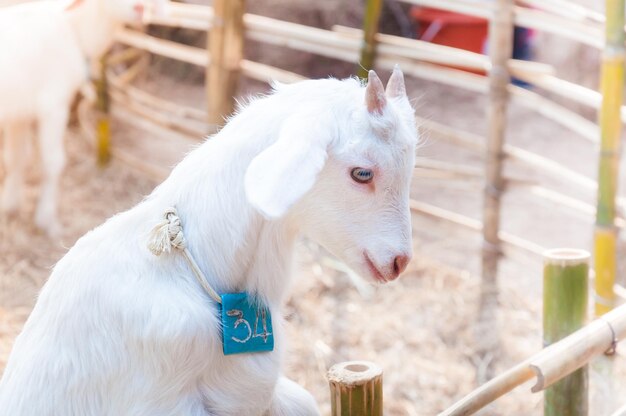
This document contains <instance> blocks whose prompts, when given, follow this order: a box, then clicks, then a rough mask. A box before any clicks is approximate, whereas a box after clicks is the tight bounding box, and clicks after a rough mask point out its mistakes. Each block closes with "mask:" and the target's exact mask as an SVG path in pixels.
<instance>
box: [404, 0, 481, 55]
mask: <svg viewBox="0 0 626 416" xmlns="http://www.w3.org/2000/svg"><path fill="white" fill-rule="evenodd" d="M411 17H412V18H413V20H415V21H416V22H417V23H418V30H417V36H418V39H421V40H424V41H427V42H432V43H437V44H439V45H446V46H451V47H453V48H459V49H465V50H467V51H472V52H477V53H484V48H485V44H486V42H487V33H488V30H489V26H488V21H487V20H486V19H481V18H478V17H473V16H467V15H464V14H459V13H453V12H448V11H445V10H439V9H432V8H430V7H420V6H415V7H412V8H411Z"/></svg>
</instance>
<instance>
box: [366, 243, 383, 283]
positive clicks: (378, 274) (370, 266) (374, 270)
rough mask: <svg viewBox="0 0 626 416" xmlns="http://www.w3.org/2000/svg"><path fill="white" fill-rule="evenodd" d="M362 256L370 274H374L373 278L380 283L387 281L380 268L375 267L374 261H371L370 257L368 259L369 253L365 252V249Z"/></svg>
mask: <svg viewBox="0 0 626 416" xmlns="http://www.w3.org/2000/svg"><path fill="white" fill-rule="evenodd" d="M363 257H365V264H367V268H368V269H369V271H370V274H371V275H372V276H374V280H376V281H378V282H381V283H387V279H385V276H383V274H382V273H381V272H380V270H378V269H377V268H376V266H375V265H374V262H373V261H372V259H370V256H369V254H367V251H364V252H363Z"/></svg>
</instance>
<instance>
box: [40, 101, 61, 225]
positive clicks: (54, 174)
mask: <svg viewBox="0 0 626 416" xmlns="http://www.w3.org/2000/svg"><path fill="white" fill-rule="evenodd" d="M68 116H69V114H68V110H67V109H65V108H63V109H61V108H55V109H54V111H50V112H48V113H45V114H42V115H41V116H40V117H39V120H38V121H39V150H40V151H39V153H40V155H41V162H42V174H43V177H42V182H41V193H40V195H39V203H38V205H37V211H36V212H35V224H36V225H37V227H39V228H41V229H43V230H45V231H46V232H47V233H48V235H49V236H51V237H56V236H58V235H59V234H60V231H61V227H60V224H59V222H58V219H57V203H58V201H57V200H58V188H59V177H60V176H61V172H62V171H63V168H64V167H65V149H64V145H63V139H64V135H65V130H66V127H67V122H68Z"/></svg>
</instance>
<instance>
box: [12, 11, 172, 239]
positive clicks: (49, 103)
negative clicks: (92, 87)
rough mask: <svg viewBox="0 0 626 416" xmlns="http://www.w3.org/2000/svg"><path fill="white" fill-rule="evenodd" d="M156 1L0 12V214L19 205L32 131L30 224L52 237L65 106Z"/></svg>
mask: <svg viewBox="0 0 626 416" xmlns="http://www.w3.org/2000/svg"><path fill="white" fill-rule="evenodd" d="M163 4H164V0H72V1H58V0H48V1H34V2H29V3H24V4H18V5H14V6H8V7H3V8H0V129H2V131H3V133H4V149H3V151H2V153H3V155H4V170H5V174H6V175H5V179H4V184H3V188H2V195H1V200H0V208H1V210H2V212H3V214H4V215H10V214H12V213H14V212H15V211H17V209H18V208H19V205H20V201H21V193H22V192H21V190H22V182H23V179H24V178H23V176H24V169H25V165H26V163H27V161H26V153H27V152H26V150H27V148H28V146H27V145H28V143H27V142H26V141H27V139H28V136H29V134H28V133H29V129H30V126H31V125H32V124H33V122H34V123H35V124H36V126H37V138H38V145H39V150H40V151H39V154H40V156H41V167H42V169H41V170H42V184H41V191H40V196H39V203H38V205H37V209H36V213H35V224H36V225H37V226H38V227H39V228H41V229H43V230H45V231H46V232H47V233H48V234H49V235H50V236H58V234H59V232H60V224H59V221H58V218H57V199H58V182H59V176H60V174H61V171H62V170H63V167H64V165H65V152H64V146H63V139H64V135H65V130H66V128H67V123H68V117H69V111H70V105H71V102H72V100H73V98H74V96H75V94H76V92H77V91H78V89H79V88H80V87H81V86H82V85H83V84H84V83H85V82H86V81H87V80H88V78H89V61H90V60H95V59H98V57H99V56H100V55H101V54H102V53H104V52H105V51H106V50H107V49H108V48H109V47H110V46H111V44H112V43H113V35H114V31H115V30H116V29H117V28H118V27H119V26H120V25H122V24H123V23H124V22H136V21H141V19H142V17H143V14H144V13H145V12H147V11H152V10H157V11H161V10H162V7H163Z"/></svg>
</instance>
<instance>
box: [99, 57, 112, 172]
mask: <svg viewBox="0 0 626 416" xmlns="http://www.w3.org/2000/svg"><path fill="white" fill-rule="evenodd" d="M106 69H107V54H104V55H103V56H102V57H101V58H100V62H99V77H98V79H97V80H96V95H97V101H96V108H97V110H98V116H97V117H98V120H97V128H96V134H97V139H96V141H97V142H96V147H97V160H98V164H99V165H100V166H104V165H106V164H107V163H108V162H109V160H110V159H111V120H110V117H109V110H110V105H111V103H110V97H109V88H108V83H107V76H106Z"/></svg>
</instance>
